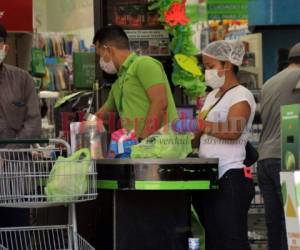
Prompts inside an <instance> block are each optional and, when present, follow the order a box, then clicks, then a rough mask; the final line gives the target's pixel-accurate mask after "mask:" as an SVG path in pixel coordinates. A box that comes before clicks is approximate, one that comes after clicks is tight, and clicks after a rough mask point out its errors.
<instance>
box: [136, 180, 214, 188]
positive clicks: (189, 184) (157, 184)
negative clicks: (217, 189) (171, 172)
mask: <svg viewBox="0 0 300 250" xmlns="http://www.w3.org/2000/svg"><path fill="white" fill-rule="evenodd" d="M135 188H136V189H137V190H199V189H201V190H207V189H210V181H136V182H135Z"/></svg>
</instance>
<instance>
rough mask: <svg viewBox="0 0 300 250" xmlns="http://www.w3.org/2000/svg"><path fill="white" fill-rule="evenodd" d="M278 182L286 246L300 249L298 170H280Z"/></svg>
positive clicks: (299, 181)
mask: <svg viewBox="0 0 300 250" xmlns="http://www.w3.org/2000/svg"><path fill="white" fill-rule="evenodd" d="M280 182H281V189H282V196H283V204H284V214H285V223H286V229H287V238H288V246H289V249H290V250H300V217H299V215H300V171H295V172H281V173H280Z"/></svg>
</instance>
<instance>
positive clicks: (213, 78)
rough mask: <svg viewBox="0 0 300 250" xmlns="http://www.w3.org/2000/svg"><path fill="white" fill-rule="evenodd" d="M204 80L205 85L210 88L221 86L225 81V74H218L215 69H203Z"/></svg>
mask: <svg viewBox="0 0 300 250" xmlns="http://www.w3.org/2000/svg"><path fill="white" fill-rule="evenodd" d="M205 81H206V84H207V86H209V87H211V88H212V89H218V88H221V87H222V86H223V85H224V83H225V74H224V75H223V76H221V77H220V76H219V75H218V70H216V69H207V70H205Z"/></svg>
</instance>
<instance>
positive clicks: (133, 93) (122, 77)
mask: <svg viewBox="0 0 300 250" xmlns="http://www.w3.org/2000/svg"><path fill="white" fill-rule="evenodd" d="M156 84H164V85H165V87H166V92H167V98H168V108H167V113H166V115H165V118H164V121H163V123H164V124H165V123H168V122H171V121H173V120H175V119H177V117H178V115H177V111H176V107H175V103H174V99H173V95H172V92H171V88H170V85H169V82H168V78H167V76H166V73H165V71H164V69H163V66H162V64H161V63H160V62H159V61H157V60H155V59H154V58H152V57H149V56H138V55H137V54H135V53H132V54H130V55H129V57H128V58H127V59H126V60H125V62H124V63H123V65H122V66H121V68H120V70H119V72H118V79H117V80H116V82H115V83H114V84H113V86H112V89H111V91H110V93H109V96H108V99H107V101H106V103H105V105H106V106H107V107H108V108H110V109H114V110H116V111H117V112H118V113H119V115H120V118H121V121H122V127H123V128H125V129H127V130H132V129H135V131H136V133H137V134H138V135H139V134H140V133H141V132H142V131H143V129H144V127H145V120H146V118H147V114H148V111H149V108H150V101H149V98H148V96H147V92H146V90H147V89H148V88H150V87H152V86H154V85H156Z"/></svg>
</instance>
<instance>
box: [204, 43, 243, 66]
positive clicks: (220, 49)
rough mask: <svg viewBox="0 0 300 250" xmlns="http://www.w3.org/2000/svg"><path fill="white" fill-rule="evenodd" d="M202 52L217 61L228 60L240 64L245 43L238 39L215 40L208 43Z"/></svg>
mask: <svg viewBox="0 0 300 250" xmlns="http://www.w3.org/2000/svg"><path fill="white" fill-rule="evenodd" d="M202 54H203V55H206V56H209V57H212V58H214V59H217V60H219V61H229V62H231V63H232V64H234V65H236V66H240V65H242V63H243V58H244V55H245V45H244V44H243V43H242V42H240V41H224V40H222V41H216V42H212V43H210V44H209V45H208V46H207V47H206V48H205V49H204V50H203V52H202Z"/></svg>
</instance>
